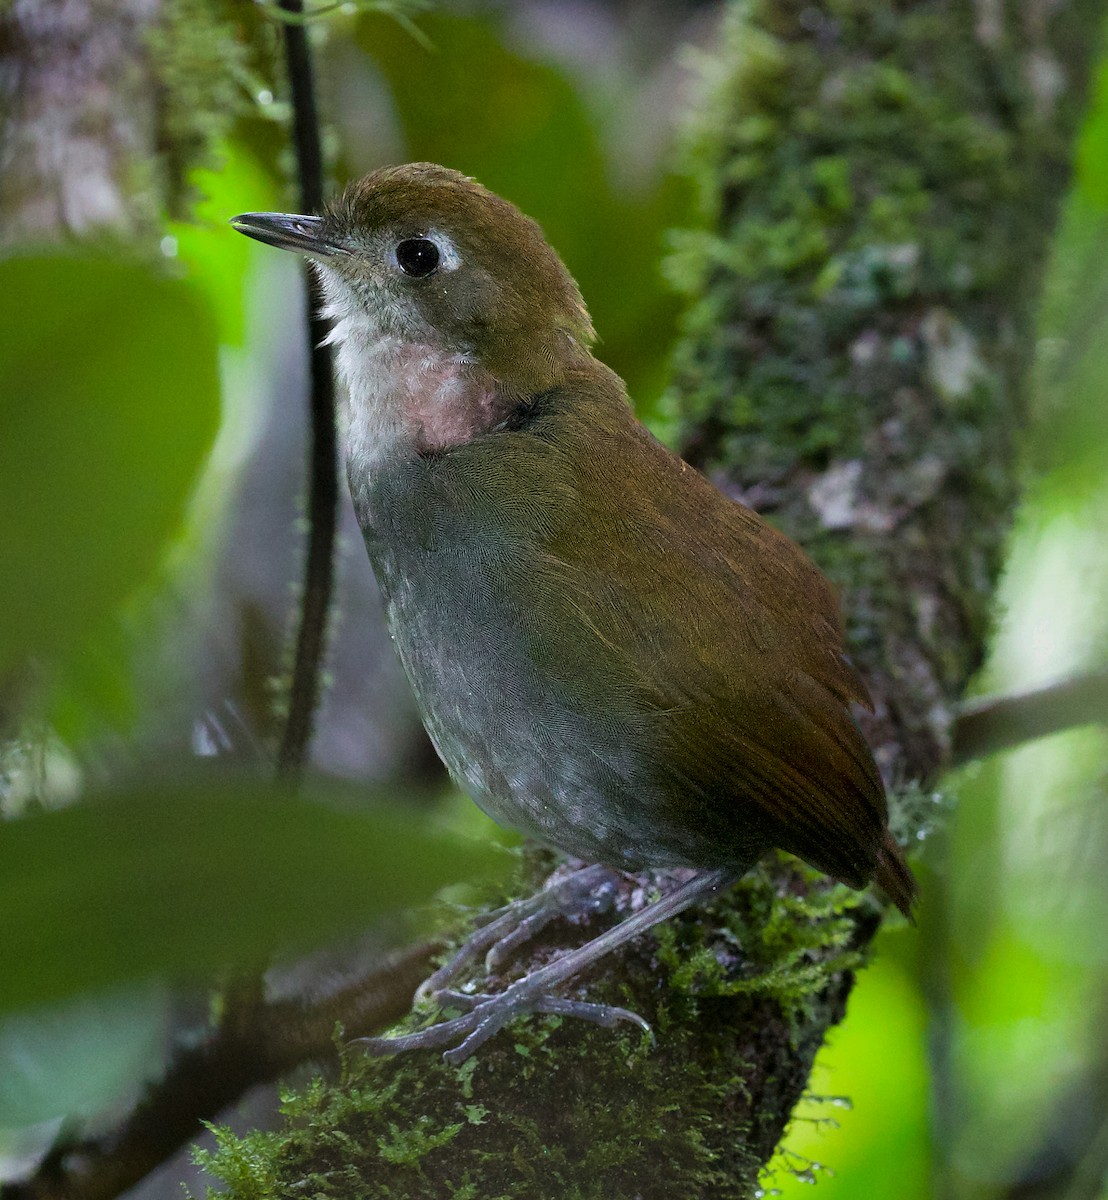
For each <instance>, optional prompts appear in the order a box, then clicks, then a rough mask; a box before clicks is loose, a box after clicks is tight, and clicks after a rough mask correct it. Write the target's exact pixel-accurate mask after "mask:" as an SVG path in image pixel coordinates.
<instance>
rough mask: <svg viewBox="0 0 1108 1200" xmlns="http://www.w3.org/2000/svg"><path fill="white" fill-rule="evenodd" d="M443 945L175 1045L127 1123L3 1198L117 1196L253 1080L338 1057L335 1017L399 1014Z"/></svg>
mask: <svg viewBox="0 0 1108 1200" xmlns="http://www.w3.org/2000/svg"><path fill="white" fill-rule="evenodd" d="M439 948H440V947H438V946H437V945H434V944H431V943H422V944H420V945H417V946H412V947H409V948H408V949H406V950H403V951H400V952H399V953H398V954H397V955H396V956H394V957H393V958H392V959H390V960H389V961H388V962H387V963H385V964H384V965H383V966H382V967H381V968H380V969H378V970H377V971H375V972H374V973H373V974H371V975H369V976H366V977H364V978H362V979H359V980H357V981H356V982H355V983H353V984H350V985H348V986H346V987H344V988H343V989H342V990H341V991H339V992H337V993H335V994H334V995H333V996H330V997H328V998H326V999H325V1000H322V1001H320V1002H318V1003H316V1004H313V1005H311V1006H305V1005H302V1004H299V1003H297V1002H295V1001H290V1000H283V1001H280V1002H274V1003H263V1004H260V1005H259V1006H258V1007H256V1008H255V1009H253V1010H252V1012H251V1020H250V1021H249V1023H247V1024H238V1023H233V1022H228V1021H224V1022H223V1023H222V1024H221V1025H220V1026H219V1028H217V1029H216V1030H214V1031H213V1032H212V1033H211V1035H210V1036H209V1037H207V1038H206V1039H205V1040H204V1041H202V1042H201V1043H200V1044H199V1045H197V1046H193V1047H189V1048H188V1049H185V1050H182V1051H181V1052H180V1053H179V1054H178V1056H177V1058H176V1059H175V1060H174V1061H173V1063H172V1064H171V1066H170V1068H169V1070H168V1071H167V1073H166V1074H165V1076H163V1078H162V1079H160V1080H159V1081H158V1082H157V1083H156V1084H154V1085H153V1086H152V1087H151V1088H150V1090H149V1091H148V1092H147V1093H146V1095H145V1096H144V1097H143V1099H142V1100H141V1101H140V1103H139V1104H138V1105H137V1107H136V1108H135V1109H134V1110H133V1111H132V1112H131V1113H130V1114H129V1115H128V1116H127V1118H126V1119H125V1120H124V1121H123V1123H122V1124H120V1125H119V1126H117V1127H116V1128H114V1129H112V1130H110V1131H108V1132H107V1133H105V1134H103V1135H101V1136H99V1137H95V1138H90V1139H88V1140H86V1141H83V1142H78V1143H77V1144H76V1145H73V1144H68V1145H63V1146H59V1147H58V1148H57V1149H56V1150H55V1151H54V1152H53V1153H52V1154H51V1155H50V1156H49V1157H48V1158H47V1159H45V1161H44V1162H43V1163H42V1164H41V1165H40V1166H39V1168H38V1170H37V1171H36V1172H35V1174H34V1175H33V1176H31V1178H30V1179H28V1180H26V1181H25V1182H23V1183H19V1184H11V1185H9V1186H8V1187H6V1188H5V1189H4V1200H113V1198H114V1197H116V1196H118V1195H120V1193H122V1192H125V1191H126V1190H127V1189H128V1188H130V1187H133V1186H134V1185H135V1184H136V1183H138V1182H139V1180H140V1179H143V1178H145V1177H146V1176H147V1175H148V1174H149V1173H150V1172H151V1171H153V1170H154V1169H155V1167H157V1166H159V1165H160V1164H161V1163H163V1162H165V1160H166V1159H168V1158H169V1157H170V1156H171V1155H172V1154H174V1153H175V1152H176V1151H177V1150H179V1149H180V1147H181V1146H183V1145H184V1144H185V1143H186V1142H188V1141H189V1140H190V1139H191V1138H194V1137H196V1136H197V1135H198V1134H199V1133H200V1132H201V1129H202V1124H201V1123H202V1122H203V1121H205V1120H214V1119H215V1117H216V1116H217V1115H218V1114H219V1113H220V1112H221V1111H222V1110H223V1109H224V1108H226V1107H227V1106H228V1105H229V1104H232V1103H234V1101H236V1100H237V1099H238V1098H239V1097H240V1096H241V1095H242V1094H243V1093H244V1092H246V1091H247V1089H249V1088H251V1087H253V1086H255V1085H256V1084H259V1083H266V1082H268V1081H269V1080H272V1079H275V1078H277V1077H278V1076H279V1075H280V1074H281V1073H282V1072H284V1071H288V1070H290V1069H291V1068H292V1067H294V1066H296V1065H297V1064H298V1063H302V1062H305V1061H307V1060H309V1059H313V1058H329V1057H332V1056H333V1054H334V1044H333V1038H334V1031H335V1027H336V1025H342V1027H343V1029H344V1031H345V1033H346V1034H348V1035H349V1036H351V1037H355V1036H357V1037H360V1036H363V1035H365V1034H369V1033H374V1032H377V1031H379V1030H381V1029H383V1028H385V1027H386V1026H388V1025H390V1024H391V1023H392V1022H394V1021H396V1020H398V1019H399V1018H400V1017H401V1016H403V1015H404V1013H406V1012H407V1011H408V1008H409V1007H410V1006H411V1002H412V995H413V993H414V992H415V989H416V986H417V985H418V984H419V982H420V981H421V980H422V979H423V978H424V977H425V976H426V974H427V972H428V969H429V966H430V962H431V959H432V956H433V955H434V954H435V953H436V952H437V950H438V949H439Z"/></svg>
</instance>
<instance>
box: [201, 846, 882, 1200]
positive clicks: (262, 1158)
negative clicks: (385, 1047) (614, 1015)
mask: <svg viewBox="0 0 1108 1200" xmlns="http://www.w3.org/2000/svg"><path fill="white" fill-rule="evenodd" d="M533 865H535V866H536V867H537V866H539V865H540V863H539V862H538V861H536V862H535V864H533ZM771 878H772V879H773V880H774V881H775V882H774V885H773V887H772V888H771V887H769V886H768V881H769V880H770V879H771ZM867 903H868V901H866V900H865V899H864V898H860V897H859V896H858V894H857V893H854V892H852V891H850V890H849V889H847V888H843V887H841V886H838V885H833V884H830V883H829V882H828V881H827V880H825V879H823V878H821V877H819V876H817V875H816V874H815V873H814V872H810V871H808V870H807V868H805V867H803V866H802V864H799V863H797V862H795V861H794V860H792V859H787V860H784V861H783V862H780V863H777V862H772V863H769V864H767V865H766V866H764V867H761V868H759V869H757V870H756V871H754V872H752V873H751V874H750V875H749V876H748V877H747V878H746V879H745V880H743V881H742V883H741V884H740V885H739V886H738V887H737V888H736V889H735V892H734V894H733V897H729V898H728V899H727V900H726V901H724V900H721V901H720V902H717V903H716V904H714V905H712V906H710V907H708V908H705V909H704V910H702V911H698V912H696V913H693V914H689V915H686V916H685V917H683V918H681V919H679V920H677V921H673V922H670V923H669V924H667V925H664V926H662V927H661V928H660V929H659V930H658V931H657V933H656V940H655V939H653V938H644V939H642V945H641V946H639V947H637V949H636V952H635V953H634V955H633V956H632V958H631V961H630V963H624V964H623V967H622V969H621V972H620V975H619V981H618V982H616V981H615V979H614V978H603V979H601V980H599V981H596V982H595V983H591V984H590V985H589V987H588V988H587V994H588V995H589V997H590V998H593V999H597V1000H601V1001H607V1002H609V1003H624V1004H630V1005H631V1006H633V1007H635V1008H636V1009H639V1010H641V1011H644V1012H645V1013H646V1014H647V1015H648V1017H649V1018H650V1019H651V1021H652V1024H653V1027H654V1034H653V1035H651V1036H647V1035H643V1034H642V1033H640V1031H638V1030H637V1029H634V1028H633V1027H631V1026H627V1027H621V1028H620V1029H617V1030H615V1031H610V1030H605V1029H598V1028H595V1027H593V1026H591V1025H588V1024H586V1023H584V1022H578V1021H563V1020H562V1019H561V1018H558V1017H544V1018H524V1019H521V1020H520V1021H519V1022H517V1023H515V1024H514V1025H512V1026H511V1027H510V1028H509V1029H508V1030H506V1031H504V1032H503V1033H502V1034H500V1035H499V1036H498V1037H497V1038H495V1039H494V1040H493V1041H492V1042H490V1043H489V1044H488V1045H487V1046H485V1047H484V1048H483V1049H482V1051H481V1052H480V1054H479V1055H478V1056H477V1057H476V1058H473V1059H470V1060H469V1061H468V1062H466V1063H465V1064H463V1065H462V1066H461V1067H457V1068H456V1067H451V1066H449V1065H447V1064H445V1063H444V1062H443V1061H442V1060H441V1059H440V1058H439V1057H438V1056H437V1055H433V1054H427V1053H421V1054H414V1055H412V1056H410V1057H398V1058H395V1059H371V1058H368V1057H366V1056H365V1055H364V1054H363V1053H362V1052H360V1051H359V1050H358V1049H357V1048H356V1047H352V1048H351V1049H350V1050H349V1051H348V1052H346V1054H345V1055H344V1061H343V1065H342V1070H341V1074H340V1076H339V1078H338V1079H337V1080H335V1081H334V1082H325V1081H324V1080H322V1079H319V1078H316V1079H314V1080H313V1081H312V1082H311V1083H310V1084H309V1085H308V1086H307V1087H306V1088H304V1089H303V1090H302V1091H298V1092H287V1093H286V1094H285V1096H284V1098H283V1113H284V1118H285V1120H284V1127H283V1130H282V1132H280V1133H278V1134H267V1135H264V1136H258V1135H251V1136H250V1137H247V1138H245V1139H242V1140H241V1141H240V1140H238V1139H236V1138H234V1137H233V1136H231V1135H230V1134H229V1133H227V1132H226V1131H221V1132H220V1135H219V1142H218V1149H217V1151H216V1153H215V1154H214V1155H211V1156H203V1157H202V1161H203V1164H204V1165H205V1167H206V1168H207V1169H208V1170H209V1171H210V1172H211V1173H212V1174H214V1175H215V1176H217V1177H218V1178H219V1179H221V1180H222V1181H223V1182H224V1183H225V1184H227V1185H228V1187H229V1188H230V1190H231V1193H232V1195H234V1196H235V1197H241V1198H243V1200H262V1197H281V1196H285V1195H297V1196H301V1195H303V1196H308V1197H311V1198H312V1200H324V1198H327V1200H329V1198H332V1197H334V1198H335V1200H338V1198H340V1197H343V1198H345V1197H348V1196H350V1195H372V1196H374V1197H382V1198H386V1197H405V1198H411V1200H418V1198H420V1197H438V1196H449V1197H465V1196H480V1197H482V1198H485V1197H489V1196H497V1197H503V1198H505V1200H508V1198H511V1200H516V1198H535V1200H538V1198H541V1197H551V1196H558V1197H563V1196H564V1197H567V1198H569V1200H601V1198H603V1200H610V1198H611V1197H620V1196H633V1195H639V1196H642V1197H644V1198H646V1197H669V1196H675V1195H690V1196H691V1195H712V1196H718V1197H724V1198H726V1197H735V1198H738V1197H741V1196H745V1195H748V1194H749V1189H750V1187H751V1186H752V1183H753V1180H754V1179H755V1178H756V1175H757V1170H758V1164H757V1162H756V1160H755V1159H754V1157H753V1156H751V1155H750V1154H748V1153H747V1152H746V1151H745V1150H744V1149H743V1147H742V1138H741V1136H740V1134H741V1126H742V1124H743V1121H744V1119H745V1118H744V1117H743V1115H742V1114H744V1113H745V1112H747V1111H748V1109H749V1106H750V1102H751V1098H750V1096H749V1094H748V1091H747V1083H746V1081H745V1079H744V1077H743V1073H742V1070H741V1066H742V1058H743V1053H742V1046H743V1044H744V1043H745V1042H746V1041H747V1039H748V1038H749V1037H750V1036H752V1035H753V1036H760V1035H761V1033H762V1032H764V1030H765V1029H766V1028H767V1027H769V1025H770V1024H771V1023H772V1025H773V1026H774V1027H775V1028H781V1027H783V1028H788V1026H789V1024H790V1023H795V1024H796V1025H797V1026H800V1025H803V1024H804V1023H805V1022H806V1021H809V1020H812V1019H819V1016H820V1014H819V1012H818V1010H819V1008H820V1005H821V1003H823V1000H824V996H825V993H826V989H827V986H828V982H829V980H832V979H834V978H836V977H838V976H840V975H841V974H842V973H844V972H846V971H849V970H850V969H852V968H854V967H856V966H858V965H860V963H861V955H860V954H859V952H858V951H857V949H856V948H855V947H854V944H853V943H854V942H855V941H856V929H857V921H856V918H857V910H858V906H859V904H863V905H865V904H867ZM459 932H460V931H459ZM752 1014H754V1015H752ZM421 1019H424V1018H423V1017H421V1016H420V1015H417V1016H413V1017H410V1018H409V1019H408V1020H407V1021H406V1022H405V1023H404V1024H405V1027H406V1028H411V1027H413V1026H415V1025H416V1024H418V1023H419V1022H420V1020H421ZM706 1047H708V1049H707V1052H706ZM505 1076H509V1077H510V1078H511V1080H512V1084H511V1088H510V1090H509V1098H510V1104H508V1105H506V1104H505V1103H504V1102H503V1101H504V1099H505V1093H504V1091H503V1082H502V1081H503V1079H504V1078H505ZM490 1189H492V1190H490Z"/></svg>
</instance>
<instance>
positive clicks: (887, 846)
mask: <svg viewBox="0 0 1108 1200" xmlns="http://www.w3.org/2000/svg"><path fill="white" fill-rule="evenodd" d="M876 879H877V884H878V886H879V887H880V888H881V890H882V891H883V892H884V893H885V894H886V895H887V896H888V897H889V899H890V900H891V901H892V902H893V903H894V904H895V905H896V906H897V908H899V909H900V911H901V912H902V913H903V914H904V915H905V916H906V917H907V918H908V920H909V921H912V920H914V918H913V916H912V909H913V908H914V906H915V903H916V897H917V896H918V895H919V884H918V883H916V877H915V876H914V875H913V874H912V871H911V868H910V867H909V866H908V864H907V863H906V862H905V861H904V852H903V851H902V850H901V849H900V847H899V846H898V845H897V844H896V842H895V840H894V839H893V835H892V834H891V833H890V832H889V831H888V830H887V829H886V830H885V841H884V843H883V844H882V846H881V849H880V850H878V851H877V875H876Z"/></svg>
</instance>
